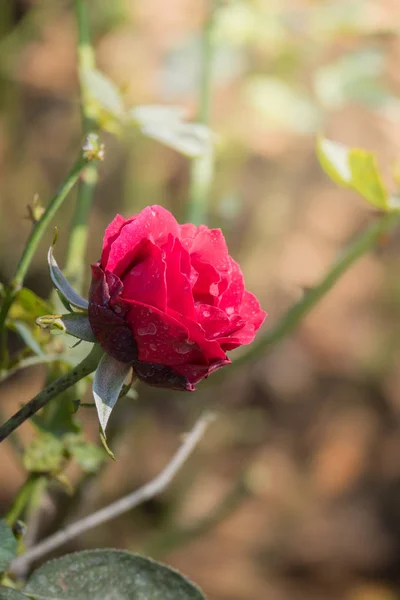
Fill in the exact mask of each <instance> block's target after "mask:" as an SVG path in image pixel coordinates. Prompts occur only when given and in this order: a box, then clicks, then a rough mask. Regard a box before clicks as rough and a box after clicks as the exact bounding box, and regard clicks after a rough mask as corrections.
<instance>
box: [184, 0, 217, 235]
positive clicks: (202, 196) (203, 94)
mask: <svg viewBox="0 0 400 600" xmlns="http://www.w3.org/2000/svg"><path fill="white" fill-rule="evenodd" d="M216 5H217V2H216V0H208V14H207V16H206V21H205V24H204V28H203V32H202V39H201V74H200V87H199V114H198V121H199V122H200V123H202V124H203V125H208V124H209V122H210V113H211V96H212V71H213V61H214V51H215V48H214V21H215V13H216ZM213 173H214V155H213V152H212V151H211V152H208V153H207V154H204V155H203V156H198V157H197V158H193V159H192V165H191V172H190V189H189V206H188V215H187V217H188V221H189V222H190V223H194V224H195V225H200V224H201V223H204V222H205V216H206V213H207V204H208V200H209V195H210V190H211V184H212V179H213Z"/></svg>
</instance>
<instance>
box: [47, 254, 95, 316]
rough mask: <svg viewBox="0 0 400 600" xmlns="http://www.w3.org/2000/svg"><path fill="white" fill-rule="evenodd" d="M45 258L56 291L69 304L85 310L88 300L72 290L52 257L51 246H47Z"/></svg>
mask: <svg viewBox="0 0 400 600" xmlns="http://www.w3.org/2000/svg"><path fill="white" fill-rule="evenodd" d="M47 260H48V263H49V269H50V277H51V280H52V282H53V283H54V285H55V287H56V289H57V290H58V292H59V293H60V294H61V295H62V296H63V297H64V298H65V300H66V301H67V302H68V303H69V304H71V305H72V306H75V308H80V309H81V310H85V311H87V309H88V306H89V303H88V301H87V300H85V298H82V296H80V295H79V294H78V292H76V291H75V290H74V288H73V287H72V285H71V284H70V283H69V281H68V279H66V277H65V276H64V275H63V273H62V271H61V269H60V267H59V266H58V264H57V261H56V259H55V258H54V254H53V246H50V248H49V252H48V254H47Z"/></svg>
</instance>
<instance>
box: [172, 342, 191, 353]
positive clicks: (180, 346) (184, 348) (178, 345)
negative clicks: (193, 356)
mask: <svg viewBox="0 0 400 600" xmlns="http://www.w3.org/2000/svg"><path fill="white" fill-rule="evenodd" d="M191 346H193V342H175V344H174V350H175V352H177V353H178V354H188V353H189V352H191V350H192V348H191Z"/></svg>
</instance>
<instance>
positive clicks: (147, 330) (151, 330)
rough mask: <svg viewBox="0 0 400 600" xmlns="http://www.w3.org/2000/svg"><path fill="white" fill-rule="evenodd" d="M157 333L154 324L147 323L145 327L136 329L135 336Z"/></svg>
mask: <svg viewBox="0 0 400 600" xmlns="http://www.w3.org/2000/svg"><path fill="white" fill-rule="evenodd" d="M156 333H157V327H156V326H155V325H154V323H149V324H148V325H147V327H138V328H137V334H138V335H142V336H143V335H155V334H156Z"/></svg>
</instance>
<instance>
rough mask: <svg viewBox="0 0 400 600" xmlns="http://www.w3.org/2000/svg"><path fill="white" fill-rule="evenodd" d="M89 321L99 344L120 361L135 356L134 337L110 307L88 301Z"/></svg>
mask: <svg viewBox="0 0 400 600" xmlns="http://www.w3.org/2000/svg"><path fill="white" fill-rule="evenodd" d="M88 315H89V322H90V326H91V328H92V331H93V333H94V335H95V336H96V339H97V341H98V342H99V344H100V346H101V347H102V348H103V350H104V351H105V352H107V354H110V355H111V356H113V357H114V358H115V359H116V360H119V361H120V362H126V363H131V362H132V361H133V360H134V359H135V358H137V348H136V343H135V338H134V337H133V334H132V332H131V330H130V328H129V327H128V326H127V324H126V323H125V321H124V320H123V319H121V317H119V316H118V315H116V314H115V313H114V312H113V311H112V310H111V309H110V308H108V307H106V306H99V305H97V304H94V303H93V302H89V311H88Z"/></svg>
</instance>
